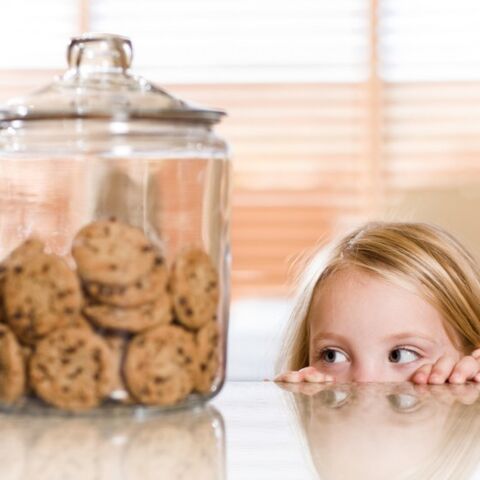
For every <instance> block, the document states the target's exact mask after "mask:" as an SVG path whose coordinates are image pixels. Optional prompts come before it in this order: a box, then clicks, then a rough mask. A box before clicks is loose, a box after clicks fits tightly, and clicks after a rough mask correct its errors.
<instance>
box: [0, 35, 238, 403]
mask: <svg viewBox="0 0 480 480" xmlns="http://www.w3.org/2000/svg"><path fill="white" fill-rule="evenodd" d="M68 60H69V69H68V70H67V71H66V72H65V74H64V75H63V76H61V77H58V78H56V79H55V80H54V82H53V83H52V84H51V85H50V86H48V87H47V88H44V89H43V90H41V91H38V92H36V93H33V94H32V95H30V96H28V97H26V98H21V99H14V100H11V101H10V102H8V104H6V105H5V106H3V107H0V166H2V168H1V169H0V212H1V213H0V215H1V222H0V239H1V241H0V262H1V264H0V327H1V329H0V343H1V345H3V346H4V348H3V349H2V355H1V358H0V363H1V367H2V372H3V375H1V376H0V400H1V405H4V406H5V408H6V407H7V406H8V408H17V409H27V410H28V409H31V408H38V406H39V405H43V406H44V408H46V407H47V405H48V406H49V407H52V406H53V407H55V408H62V409H66V410H73V411H77V410H88V409H91V408H97V407H101V408H103V407H108V406H112V405H113V406H114V407H115V408H120V407H119V405H120V406H121V408H133V406H136V405H150V406H154V407H159V408H168V407H171V406H173V405H175V406H177V405H178V404H180V403H186V404H188V405H194V404H197V403H201V402H203V401H206V400H208V399H209V398H211V397H212V396H213V395H214V394H216V393H217V392H218V390H219V388H220V387H221V385H222V384H223V380H224V375H225V332H226V330H227V328H226V323H227V321H228V300H229V282H230V265H229V261H230V256H229V251H230V246H229V224H230V221H229V192H230V186H229V180H230V162H229V159H228V151H227V145H226V143H225V142H224V141H223V140H222V139H221V138H220V137H218V136H217V135H216V134H215V133H214V131H213V125H214V124H216V123H217V122H219V121H220V119H221V118H222V116H223V115H224V113H223V112H222V111H219V110H211V109H207V108H202V107H198V106H192V105H190V104H188V103H186V102H184V101H182V100H179V99H177V98H176V97H174V96H172V95H170V94H168V93H166V92H165V91H164V90H162V89H159V88H158V87H156V86H154V85H153V84H151V83H149V82H148V81H147V80H145V79H143V78H141V77H138V76H135V75H132V74H131V73H130V63H131V60H132V45H131V42H130V41H129V40H128V39H126V38H124V37H120V36H115V35H94V34H91V35H89V34H87V35H84V36H81V37H78V38H74V39H72V41H71V43H70V46H69V49H68ZM139 379H141V381H140V380H139ZM25 400H27V401H25ZM35 402H36V403H35Z"/></svg>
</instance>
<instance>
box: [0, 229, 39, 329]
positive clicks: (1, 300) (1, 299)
mask: <svg viewBox="0 0 480 480" xmlns="http://www.w3.org/2000/svg"><path fill="white" fill-rule="evenodd" d="M44 249H45V244H44V243H43V242H42V241H41V240H40V239H38V238H36V237H31V238H28V239H27V240H25V241H24V242H23V243H21V244H20V245H19V246H18V247H17V248H15V249H14V250H13V251H12V252H11V253H10V255H9V256H8V257H7V258H6V259H5V260H3V262H2V263H1V264H0V323H6V314H5V295H4V294H5V291H4V289H5V279H6V277H7V272H8V270H10V269H12V268H14V267H15V265H17V264H21V263H22V262H24V261H25V260H26V259H27V258H28V257H30V256H33V255H35V254H37V253H42V252H43V251H44Z"/></svg>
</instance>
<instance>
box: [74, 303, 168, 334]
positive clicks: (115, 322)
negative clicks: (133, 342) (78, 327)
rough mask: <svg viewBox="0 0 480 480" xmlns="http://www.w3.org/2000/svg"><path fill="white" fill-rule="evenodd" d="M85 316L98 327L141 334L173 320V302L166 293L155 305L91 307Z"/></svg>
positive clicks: (85, 309)
mask: <svg viewBox="0 0 480 480" xmlns="http://www.w3.org/2000/svg"><path fill="white" fill-rule="evenodd" d="M83 312H84V314H85V315H86V316H87V318H89V319H90V321H91V322H92V323H93V324H94V325H96V326H97V327H101V328H106V329H111V330H121V331H125V332H132V333H136V332H141V331H142V330H146V329H147V328H152V327H155V326H157V325H160V324H167V323H170V321H171V320H172V302H171V300H170V296H169V295H168V294H167V293H164V294H163V295H162V296H161V297H159V298H157V299H156V300H155V302H153V303H147V304H145V305H141V306H140V307H136V308H120V307H113V306H111V305H89V306H87V307H85V308H84V310H83Z"/></svg>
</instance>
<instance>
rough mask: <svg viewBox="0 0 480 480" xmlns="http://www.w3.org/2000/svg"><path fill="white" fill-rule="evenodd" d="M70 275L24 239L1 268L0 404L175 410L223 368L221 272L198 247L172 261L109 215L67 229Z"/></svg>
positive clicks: (60, 261)
mask: <svg viewBox="0 0 480 480" xmlns="http://www.w3.org/2000/svg"><path fill="white" fill-rule="evenodd" d="M72 256H73V258H74V260H75V262H76V265H77V269H76V271H73V270H71V269H70V268H69V266H68V265H67V263H66V262H65V261H64V260H63V259H62V258H60V257H58V256H55V255H48V254H46V253H45V252H44V245H43V243H42V242H41V241H39V240H37V239H29V240H27V241H26V242H24V243H23V244H22V245H21V246H20V247H18V248H17V249H16V250H15V251H14V252H12V254H11V255H10V256H9V257H8V258H7V259H6V260H4V262H3V263H2V266H1V268H0V293H1V295H0V298H1V300H2V317H1V321H2V323H1V324H0V399H1V400H2V401H3V402H6V403H14V402H16V401H17V400H18V399H19V398H21V397H22V396H24V395H25V394H26V393H27V392H30V391H31V392H33V393H35V394H36V395H37V396H38V397H40V398H41V399H42V400H44V401H45V402H47V403H49V404H51V405H53V406H55V407H58V408H62V409H67V410H86V409H90V408H94V407H96V406H98V405H100V404H101V403H102V402H103V401H104V400H105V399H122V400H123V401H125V400H127V401H128V402H129V403H133V404H135V403H140V404H144V405H173V404H177V403H179V402H181V401H182V400H184V399H185V397H186V396H188V395H189V394H190V393H192V392H198V393H203V394H206V393H209V392H210V391H211V390H212V386H213V384H214V381H215V379H216V378H217V376H218V370H219V367H220V358H219V357H220V354H221V352H220V341H219V328H218V322H217V307H218V300H219V290H218V275H217V272H216V269H215V267H214V265H213V264H212V261H211V259H210V257H209V256H208V255H207V254H206V253H205V252H204V251H203V250H200V249H197V248H188V249H185V250H184V251H182V252H181V253H180V254H179V255H178V256H177V257H176V258H175V260H174V262H173V265H172V266H171V268H169V267H168V266H167V263H166V260H165V258H163V256H162V255H161V254H160V252H157V251H156V250H155V248H154V247H153V246H152V245H151V244H150V243H149V241H148V239H147V238H146V236H145V235H144V233H143V232H142V231H141V230H140V229H138V228H135V227H132V226H130V225H127V224H124V223H120V222H117V221H115V220H99V221H96V222H93V223H91V224H89V225H86V226H85V227H84V228H82V229H81V230H80V231H79V232H78V234H77V235H76V237H75V239H74V241H73V246H72Z"/></svg>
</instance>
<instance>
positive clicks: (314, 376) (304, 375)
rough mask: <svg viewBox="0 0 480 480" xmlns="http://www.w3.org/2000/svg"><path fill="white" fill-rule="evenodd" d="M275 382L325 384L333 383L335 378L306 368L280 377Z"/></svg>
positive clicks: (311, 368)
mask: <svg viewBox="0 0 480 480" xmlns="http://www.w3.org/2000/svg"><path fill="white" fill-rule="evenodd" d="M275 382H285V383H302V382H309V383H324V382H333V377H332V376H331V375H327V374H325V373H322V372H319V371H318V370H317V369H316V368H315V367H305V368H302V369H301V370H298V371H296V372H286V373H282V374H281V375H278V377H276V378H275Z"/></svg>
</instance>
